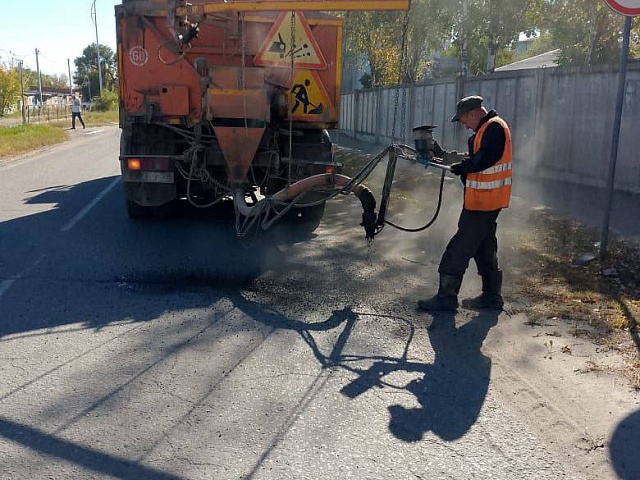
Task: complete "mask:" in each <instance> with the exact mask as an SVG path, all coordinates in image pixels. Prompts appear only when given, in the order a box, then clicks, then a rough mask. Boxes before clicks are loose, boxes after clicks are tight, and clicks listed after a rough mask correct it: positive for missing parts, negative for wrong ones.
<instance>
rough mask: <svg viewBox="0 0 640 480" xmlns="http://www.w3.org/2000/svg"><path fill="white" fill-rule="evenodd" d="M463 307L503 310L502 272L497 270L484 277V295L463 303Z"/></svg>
mask: <svg viewBox="0 0 640 480" xmlns="http://www.w3.org/2000/svg"><path fill="white" fill-rule="evenodd" d="M462 306H463V307H465V308H470V309H473V310H483V309H487V310H502V307H503V306H504V301H503V300H502V272H501V271H500V270H496V271H494V272H490V273H488V274H485V275H483V276H482V295H479V296H477V297H476V298H470V299H467V300H463V301H462Z"/></svg>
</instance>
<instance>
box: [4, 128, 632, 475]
mask: <svg viewBox="0 0 640 480" xmlns="http://www.w3.org/2000/svg"><path fill="white" fill-rule="evenodd" d="M118 139H119V130H118V129H117V128H115V127H105V128H102V129H91V130H87V131H85V132H80V131H78V132H77V133H74V139H73V141H71V142H69V143H67V144H65V145H63V146H60V147H56V148H53V149H49V150H46V151H43V152H40V153H37V154H34V155H29V156H26V157H23V158H20V159H16V160H13V161H11V162H5V163H4V164H2V165H0V222H1V223H0V365H1V367H2V368H1V370H0V478H2V479H11V480H15V479H20V480H22V479H29V480H33V479H44V478H54V479H66V480H68V479H85V478H91V479H102V478H104V479H107V478H109V479H110V478H115V479H130V480H134V479H135V480H139V479H194V480H195V479H216V480H217V479H349V478H353V479H365V478H368V479H412V478H415V479H470V478H477V479H488V478H494V479H536V480H540V479H558V478H571V479H580V478H615V477H614V475H613V473H612V472H613V470H614V468H616V469H618V470H619V469H620V468H627V471H631V470H630V468H631V467H629V466H628V465H627V467H624V465H623V466H620V465H622V463H620V465H613V466H611V464H607V465H606V466H605V467H602V465H601V464H599V463H598V464H596V466H595V468H593V463H590V462H589V461H588V459H587V457H586V453H585V452H584V451H583V450H580V451H579V450H576V451H575V452H574V451H573V450H571V449H570V448H569V449H567V448H564V447H563V446H562V442H557V443H559V444H560V445H558V444H557V443H556V442H554V441H550V440H549V438H552V439H553V438H554V437H553V435H551V437H548V436H547V435H545V434H544V432H541V431H540V430H539V429H536V428H535V427H534V425H532V422H531V418H530V412H525V411H522V410H520V409H519V408H518V405H522V403H519V404H518V403H514V402H512V399H511V397H509V396H508V395H507V394H505V393H504V389H500V388H498V387H496V388H494V378H495V377H496V376H501V377H502V378H507V377H508V376H509V375H511V376H517V375H515V374H514V373H513V372H512V370H511V368H512V365H511V363H510V361H509V360H500V359H501V358H502V359H506V358H508V357H507V356H506V354H504V352H503V353H502V354H501V355H502V356H499V355H498V354H497V353H496V354H494V353H492V352H493V351H492V350H489V351H487V350H486V348H485V347H483V342H485V341H487V342H488V341H489V340H488V339H490V338H493V340H492V341H493V343H494V344H497V343H499V342H500V338H501V337H500V330H499V329H498V326H499V325H501V324H503V323H504V322H508V321H510V320H513V319H510V318H508V317H507V315H506V314H500V315H499V316H498V315H497V314H491V313H477V312H476V313H473V312H461V313H458V314H457V315H456V316H453V315H449V316H446V315H445V316H439V317H436V318H431V317H430V316H428V315H422V314H419V313H417V312H416V311H415V309H414V305H415V301H416V300H417V299H418V298H423V297H425V296H426V295H427V294H428V293H431V292H432V291H433V288H434V286H435V283H436V277H435V275H436V273H435V270H436V268H435V267H436V265H437V260H438V259H439V255H440V253H441V251H442V247H443V244H444V242H445V241H446V238H447V237H448V235H449V234H450V233H451V232H450V229H451V228H453V227H447V228H448V230H447V229H443V230H442V231H441V232H440V233H436V234H434V235H432V236H431V237H428V238H429V240H428V241H427V240H426V238H427V237H421V238H422V240H420V241H417V240H413V241H412V242H411V243H408V244H407V245H404V246H403V247H402V248H399V245H400V243H401V241H402V240H401V238H403V237H401V236H389V237H387V238H386V239H381V240H379V241H378V240H376V242H374V246H373V248H369V247H368V246H367V244H366V243H365V241H364V239H363V236H364V235H363V231H362V229H361V227H359V226H358V223H359V221H360V209H359V202H358V201H357V200H356V199H354V198H349V197H344V198H340V199H338V200H336V201H335V202H332V203H331V205H330V206H329V207H328V209H327V214H326V216H325V219H324V221H323V223H322V225H321V226H320V228H318V230H316V232H315V234H314V235H312V236H310V237H308V238H298V237H296V236H295V235H292V234H291V232H290V230H289V229H288V227H287V226H286V225H282V226H280V227H278V228H275V229H274V230H271V231H268V232H266V233H264V234H261V235H259V236H257V237H254V238H249V239H246V240H245V241H240V240H238V239H237V238H236V236H235V228H234V219H233V215H232V212H231V211H230V210H229V208H228V206H227V205H223V206H222V207H221V208H219V209H216V210H215V211H213V212H199V211H192V210H190V209H184V211H183V212H182V215H181V216H180V217H179V218H177V219H172V220H145V221H138V222H135V221H132V220H130V219H129V218H128V217H127V215H126V212H125V208H124V201H123V195H122V186H121V183H120V179H119V166H118V162H117V152H118ZM455 207H456V208H458V209H459V205H456V206H455ZM419 238H420V237H419ZM472 286H473V285H472ZM465 288H471V287H465ZM503 341H504V342H505V343H506V340H504V338H503ZM515 351H516V353H518V352H517V348H516V349H515ZM509 372H511V373H509ZM523 375H524V374H523ZM521 383H522V385H523V386H522V388H521V389H520V393H522V392H523V391H524V393H526V394H528V395H530V396H532V397H533V398H534V399H535V395H534V394H535V393H536V392H537V390H536V389H535V388H534V387H533V386H532V385H531V384H530V383H527V382H526V381H524V380H522V381H521ZM614 390H615V389H614ZM532 392H533V393H532ZM613 393H615V392H613ZM527 398H529V397H527ZM538 403H540V405H542V407H541V408H542V409H543V410H544V408H543V407H544V402H543V401H542V400H540V401H539V402H538ZM553 415H555V417H554V418H555V419H558V418H560V420H562V418H564V416H563V415H562V414H561V413H557V412H556V413H554V414H553ZM567 415H569V416H570V414H567ZM565 423H566V425H565V424H562V423H558V424H557V425H556V431H559V430H558V429H561V428H565V427H566V428H567V429H568V430H570V432H569V434H571V435H572V434H575V433H576V431H577V430H580V431H581V427H580V426H577V427H576V426H573V427H567V425H573V424H571V423H570V422H565ZM636 423H637V421H636ZM562 431H564V430H562ZM578 433H579V432H578ZM558 438H559V437H558ZM594 450H597V448H595V447H594ZM596 453H597V452H596ZM607 454H608V453H607ZM625 458H626V457H625ZM620 462H623V460H620ZM605 463H606V462H605ZM614 463H615V459H614ZM633 468H635V467H633ZM603 469H604V470H603ZM603 471H604V472H607V473H606V474H603V473H602V472H603ZM620 471H622V470H620ZM595 475H597V476H595ZM603 475H604V476H603ZM629 478H631V477H629Z"/></svg>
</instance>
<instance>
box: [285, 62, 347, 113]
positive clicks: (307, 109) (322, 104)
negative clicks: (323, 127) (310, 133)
mask: <svg viewBox="0 0 640 480" xmlns="http://www.w3.org/2000/svg"><path fill="white" fill-rule="evenodd" d="M289 115H290V117H291V118H292V119H293V120H305V121H312V122H325V123H330V122H337V121H338V114H337V112H336V109H335V107H334V106H333V102H332V101H331V98H330V97H329V94H328V93H327V90H326V89H325V88H324V85H323V83H322V80H321V79H320V76H319V75H318V73H317V72H314V71H313V70H298V71H297V72H296V75H295V76H294V77H293V81H292V82H291V88H290V90H289Z"/></svg>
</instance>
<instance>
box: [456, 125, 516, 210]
mask: <svg viewBox="0 0 640 480" xmlns="http://www.w3.org/2000/svg"><path fill="white" fill-rule="evenodd" d="M492 122H496V123H499V124H500V125H501V126H502V128H503V129H504V133H505V145H504V152H503V154H502V157H501V158H500V159H499V160H498V161H497V162H496V163H495V164H494V165H492V166H491V167H489V168H487V169H485V170H483V171H481V172H476V173H469V174H468V175H467V180H466V182H465V191H464V206H465V208H466V209H467V210H480V211H491V210H498V209H501V208H507V207H508V206H509V200H510V198H511V181H512V180H511V171H512V151H511V132H510V131H509V126H508V125H507V123H506V122H505V121H504V120H503V119H501V118H500V117H493V118H490V119H489V120H487V121H486V122H485V123H484V124H482V126H481V127H480V128H479V129H478V131H477V132H476V136H475V137H474V139H473V152H472V154H476V153H478V150H480V146H481V145H482V136H483V135H484V132H485V131H486V129H487V127H488V126H489V124H491V123H492Z"/></svg>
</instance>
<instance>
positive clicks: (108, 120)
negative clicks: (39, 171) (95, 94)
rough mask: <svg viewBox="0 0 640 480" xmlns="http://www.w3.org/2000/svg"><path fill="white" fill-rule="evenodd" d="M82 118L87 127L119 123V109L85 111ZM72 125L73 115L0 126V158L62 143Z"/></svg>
mask: <svg viewBox="0 0 640 480" xmlns="http://www.w3.org/2000/svg"><path fill="white" fill-rule="evenodd" d="M82 118H83V120H84V123H85V125H86V126H87V128H91V127H98V126H101V125H108V124H117V123H118V111H117V110H109V111H107V112H85V113H83V114H82ZM76 124H77V125H76V126H78V125H80V123H79V122H77V121H76ZM70 126H71V117H69V118H65V119H60V120H56V121H51V122H48V123H37V124H36V123H33V124H28V125H16V126H11V127H0V158H2V157H10V156H13V155H19V154H22V153H27V152H31V151H33V150H37V149H38V148H42V147H46V146H49V145H55V144H57V143H62V142H64V141H66V140H67V133H66V130H67V129H68V128H69V127H70Z"/></svg>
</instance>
